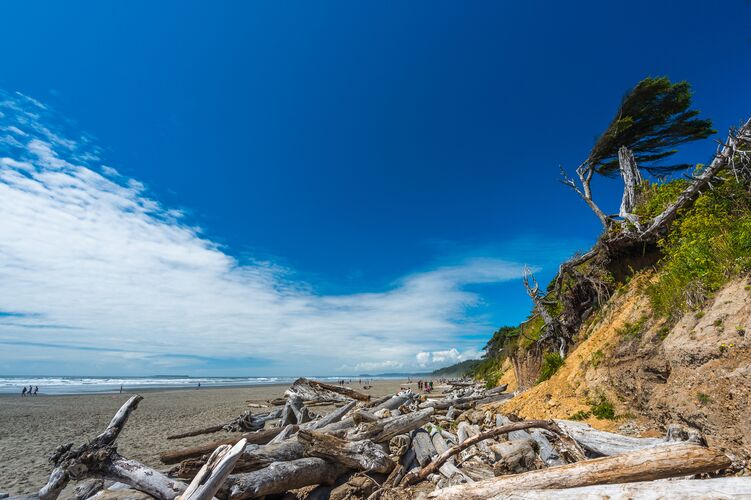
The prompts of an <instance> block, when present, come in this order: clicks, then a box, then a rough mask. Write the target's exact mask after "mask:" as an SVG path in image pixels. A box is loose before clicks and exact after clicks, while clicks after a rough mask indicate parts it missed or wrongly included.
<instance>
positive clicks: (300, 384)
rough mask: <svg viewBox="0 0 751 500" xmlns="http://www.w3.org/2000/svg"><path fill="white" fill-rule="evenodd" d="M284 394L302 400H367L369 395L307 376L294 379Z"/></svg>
mask: <svg viewBox="0 0 751 500" xmlns="http://www.w3.org/2000/svg"><path fill="white" fill-rule="evenodd" d="M284 394H285V395H286V396H288V397H289V396H291V395H293V394H295V395H297V396H299V397H301V398H302V399H303V401H331V402H335V401H349V400H350V399H356V400H357V401H369V400H370V396H368V395H367V394H363V393H361V392H357V391H356V390H354V389H350V388H349V387H342V386H339V385H331V384H324V383H323V382H317V381H315V380H310V379H307V378H299V379H297V380H295V381H294V383H293V384H292V386H290V388H289V389H287V391H286V392H285V393H284Z"/></svg>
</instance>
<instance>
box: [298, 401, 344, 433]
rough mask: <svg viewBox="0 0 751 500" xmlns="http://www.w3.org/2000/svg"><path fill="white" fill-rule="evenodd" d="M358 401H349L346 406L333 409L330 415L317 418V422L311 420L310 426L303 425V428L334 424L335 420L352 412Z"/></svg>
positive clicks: (311, 428)
mask: <svg viewBox="0 0 751 500" xmlns="http://www.w3.org/2000/svg"><path fill="white" fill-rule="evenodd" d="M356 404H357V403H356V402H355V401H350V402H349V403H347V404H345V405H344V406H342V407H340V408H337V409H336V410H334V411H332V412H331V413H329V414H328V415H326V416H324V417H323V418H322V419H320V420H316V421H315V422H311V423H309V424H306V425H309V427H307V426H302V428H303V429H310V430H315V429H320V428H322V427H325V426H327V425H329V424H333V423H334V422H339V421H340V420H341V419H342V418H344V416H345V415H346V414H347V413H349V412H350V410H351V409H352V408H354V407H355V405H356Z"/></svg>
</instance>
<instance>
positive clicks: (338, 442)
mask: <svg viewBox="0 0 751 500" xmlns="http://www.w3.org/2000/svg"><path fill="white" fill-rule="evenodd" d="M297 439H298V441H300V442H301V443H302V444H303V446H304V447H305V455H306V456H309V457H318V458H324V459H326V460H328V461H330V462H337V463H340V464H342V465H344V466H345V467H347V468H350V469H356V470H363V471H372V472H379V473H382V474H388V473H389V472H391V470H392V469H393V468H394V461H393V460H391V458H389V455H388V453H386V452H385V451H383V448H382V447H381V446H378V445H377V444H375V443H373V442H372V441H369V440H367V439H365V440H361V441H346V440H344V439H340V438H338V437H336V436H332V435H330V434H324V433H322V432H316V431H306V430H301V431H300V432H298V433H297Z"/></svg>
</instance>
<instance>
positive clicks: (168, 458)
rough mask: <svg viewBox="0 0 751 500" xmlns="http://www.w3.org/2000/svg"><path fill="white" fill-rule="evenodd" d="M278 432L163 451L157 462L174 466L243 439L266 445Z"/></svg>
mask: <svg viewBox="0 0 751 500" xmlns="http://www.w3.org/2000/svg"><path fill="white" fill-rule="evenodd" d="M280 432H282V428H281V427H277V428H273V429H264V430H262V431H257V432H248V433H245V434H242V435H241V436H239V437H231V438H226V439H218V440H216V441H211V442H209V443H205V444H200V445H198V446H191V447H190V448H182V449H179V450H168V451H163V452H162V453H160V454H159V460H161V461H162V463H163V464H168V465H169V464H176V463H178V462H182V461H183V460H185V459H188V458H193V457H200V456H201V455H207V454H209V453H211V452H212V451H214V450H215V449H216V448H217V447H219V446H221V445H223V444H231V445H234V444H235V443H237V441H239V440H240V439H245V440H246V441H247V442H248V444H266V443H268V442H269V441H271V440H272V439H274V437H275V436H276V435H277V434H279V433H280Z"/></svg>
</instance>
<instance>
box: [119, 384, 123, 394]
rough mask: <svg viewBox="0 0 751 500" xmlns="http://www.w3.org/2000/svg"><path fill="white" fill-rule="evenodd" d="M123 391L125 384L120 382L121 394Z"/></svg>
mask: <svg viewBox="0 0 751 500" xmlns="http://www.w3.org/2000/svg"><path fill="white" fill-rule="evenodd" d="M122 393H123V384H120V394H122Z"/></svg>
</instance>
